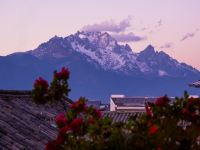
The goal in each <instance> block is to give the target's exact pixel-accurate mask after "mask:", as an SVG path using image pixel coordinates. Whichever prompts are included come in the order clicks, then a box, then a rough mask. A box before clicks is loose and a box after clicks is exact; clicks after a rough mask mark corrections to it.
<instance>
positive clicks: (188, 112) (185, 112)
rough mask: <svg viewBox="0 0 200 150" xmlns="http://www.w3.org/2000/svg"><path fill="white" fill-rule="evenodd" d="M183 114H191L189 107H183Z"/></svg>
mask: <svg viewBox="0 0 200 150" xmlns="http://www.w3.org/2000/svg"><path fill="white" fill-rule="evenodd" d="M182 114H183V115H189V114H190V111H189V110H188V109H187V108H183V109H182Z"/></svg>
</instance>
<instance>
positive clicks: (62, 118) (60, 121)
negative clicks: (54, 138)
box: [55, 113, 67, 127]
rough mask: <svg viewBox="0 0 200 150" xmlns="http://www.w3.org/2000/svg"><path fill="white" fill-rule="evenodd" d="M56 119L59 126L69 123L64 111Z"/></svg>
mask: <svg viewBox="0 0 200 150" xmlns="http://www.w3.org/2000/svg"><path fill="white" fill-rule="evenodd" d="M55 120H56V124H57V126H58V127H62V126H64V125H65V124H66V123H67V118H66V116H65V115H64V114H63V113H61V114H59V115H58V116H56V119H55Z"/></svg>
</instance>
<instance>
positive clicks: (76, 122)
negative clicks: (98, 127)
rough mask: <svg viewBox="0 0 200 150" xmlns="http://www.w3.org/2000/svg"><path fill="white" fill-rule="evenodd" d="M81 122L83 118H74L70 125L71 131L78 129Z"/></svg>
mask: <svg viewBox="0 0 200 150" xmlns="http://www.w3.org/2000/svg"><path fill="white" fill-rule="evenodd" d="M82 124H83V119H82V118H75V119H74V120H73V121H72V122H71V124H70V127H71V129H72V130H73V131H77V130H79V129H80V127H81V125H82Z"/></svg>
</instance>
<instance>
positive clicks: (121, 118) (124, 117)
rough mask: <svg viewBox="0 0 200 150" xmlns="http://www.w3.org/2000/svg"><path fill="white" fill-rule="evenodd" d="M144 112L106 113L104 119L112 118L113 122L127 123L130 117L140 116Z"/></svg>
mask: <svg viewBox="0 0 200 150" xmlns="http://www.w3.org/2000/svg"><path fill="white" fill-rule="evenodd" d="M140 115H142V112H132V111H104V112H103V117H108V118H111V119H112V121H113V122H126V121H128V119H129V118H130V117H134V116H140Z"/></svg>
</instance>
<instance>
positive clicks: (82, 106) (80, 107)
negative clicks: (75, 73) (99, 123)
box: [71, 98, 86, 111]
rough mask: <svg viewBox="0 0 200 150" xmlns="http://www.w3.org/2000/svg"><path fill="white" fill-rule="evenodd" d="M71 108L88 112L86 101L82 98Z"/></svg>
mask: <svg viewBox="0 0 200 150" xmlns="http://www.w3.org/2000/svg"><path fill="white" fill-rule="evenodd" d="M71 108H72V109H76V110H78V111H83V110H86V109H85V108H86V105H85V101H84V100H83V99H82V98H80V99H79V100H78V101H76V102H74V103H73V104H72V105H71Z"/></svg>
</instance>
